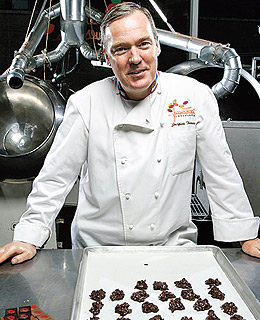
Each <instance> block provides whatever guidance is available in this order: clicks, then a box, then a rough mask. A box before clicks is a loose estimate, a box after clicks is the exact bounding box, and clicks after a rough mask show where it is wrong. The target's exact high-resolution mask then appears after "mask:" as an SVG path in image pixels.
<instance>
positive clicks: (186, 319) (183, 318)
mask: <svg viewBox="0 0 260 320" xmlns="http://www.w3.org/2000/svg"><path fill="white" fill-rule="evenodd" d="M181 320H193V319H192V317H190V318H188V317H182V318H181Z"/></svg>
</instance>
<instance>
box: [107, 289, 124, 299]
mask: <svg viewBox="0 0 260 320" xmlns="http://www.w3.org/2000/svg"><path fill="white" fill-rule="evenodd" d="M124 296H125V294H124V291H123V290H119V289H116V290H114V291H113V292H112V293H111V295H110V300H112V301H115V300H122V299H124Z"/></svg>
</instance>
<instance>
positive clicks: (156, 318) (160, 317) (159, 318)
mask: <svg viewBox="0 0 260 320" xmlns="http://www.w3.org/2000/svg"><path fill="white" fill-rule="evenodd" d="M149 320H164V319H163V318H162V316H160V315H159V314H158V315H156V316H154V317H152V318H150V319H149Z"/></svg>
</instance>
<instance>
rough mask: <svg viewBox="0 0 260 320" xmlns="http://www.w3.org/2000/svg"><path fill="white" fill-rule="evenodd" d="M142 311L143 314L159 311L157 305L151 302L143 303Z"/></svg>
mask: <svg viewBox="0 0 260 320" xmlns="http://www.w3.org/2000/svg"><path fill="white" fill-rule="evenodd" d="M142 311H143V313H150V312H154V313H156V312H158V311H159V308H158V307H157V305H155V304H153V303H152V302H148V301H146V302H144V303H143V304H142Z"/></svg>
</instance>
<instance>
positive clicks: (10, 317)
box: [4, 314, 18, 320]
mask: <svg viewBox="0 0 260 320" xmlns="http://www.w3.org/2000/svg"><path fill="white" fill-rule="evenodd" d="M4 320H18V318H17V315H16V314H6V315H4Z"/></svg>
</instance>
